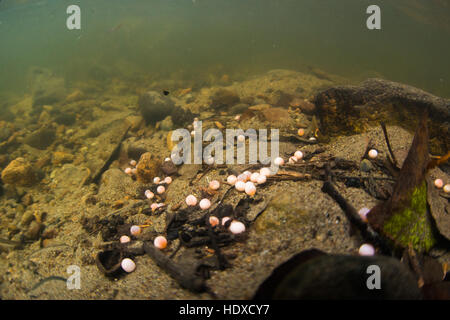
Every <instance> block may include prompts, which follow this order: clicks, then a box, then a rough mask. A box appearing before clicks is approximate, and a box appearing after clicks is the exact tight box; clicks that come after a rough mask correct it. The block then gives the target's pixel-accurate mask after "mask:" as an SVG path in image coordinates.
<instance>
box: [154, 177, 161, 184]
mask: <svg viewBox="0 0 450 320" xmlns="http://www.w3.org/2000/svg"><path fill="white" fill-rule="evenodd" d="M160 182H161V178H160V177H154V178H153V183H160Z"/></svg>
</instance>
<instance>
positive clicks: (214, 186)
mask: <svg viewBox="0 0 450 320" xmlns="http://www.w3.org/2000/svg"><path fill="white" fill-rule="evenodd" d="M209 188H210V189H211V190H218V189H219V188H220V182H219V181H217V180H212V181H211V182H210V183H209Z"/></svg>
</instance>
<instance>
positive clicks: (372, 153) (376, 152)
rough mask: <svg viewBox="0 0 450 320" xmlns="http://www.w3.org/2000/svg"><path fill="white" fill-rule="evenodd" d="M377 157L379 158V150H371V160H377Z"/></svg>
mask: <svg viewBox="0 0 450 320" xmlns="http://www.w3.org/2000/svg"><path fill="white" fill-rule="evenodd" d="M377 156H378V151H377V150H375V149H371V150H370V151H369V158H371V159H375V158H376V157H377Z"/></svg>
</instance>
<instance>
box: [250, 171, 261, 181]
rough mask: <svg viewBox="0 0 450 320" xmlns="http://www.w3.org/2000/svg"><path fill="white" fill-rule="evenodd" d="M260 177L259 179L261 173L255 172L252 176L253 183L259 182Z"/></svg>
mask: <svg viewBox="0 0 450 320" xmlns="http://www.w3.org/2000/svg"><path fill="white" fill-rule="evenodd" d="M258 177H259V172H253V173H252V175H251V176H250V181H251V182H257V181H258Z"/></svg>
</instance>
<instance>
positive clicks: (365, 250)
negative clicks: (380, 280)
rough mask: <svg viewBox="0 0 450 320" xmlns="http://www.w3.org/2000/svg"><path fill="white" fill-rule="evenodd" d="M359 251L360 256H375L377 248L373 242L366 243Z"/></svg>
mask: <svg viewBox="0 0 450 320" xmlns="http://www.w3.org/2000/svg"><path fill="white" fill-rule="evenodd" d="M358 253H359V255H360V256H373V255H374V254H375V248H374V247H373V246H372V245H371V244H368V243H364V244H363V245H362V246H361V247H359V251H358Z"/></svg>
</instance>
